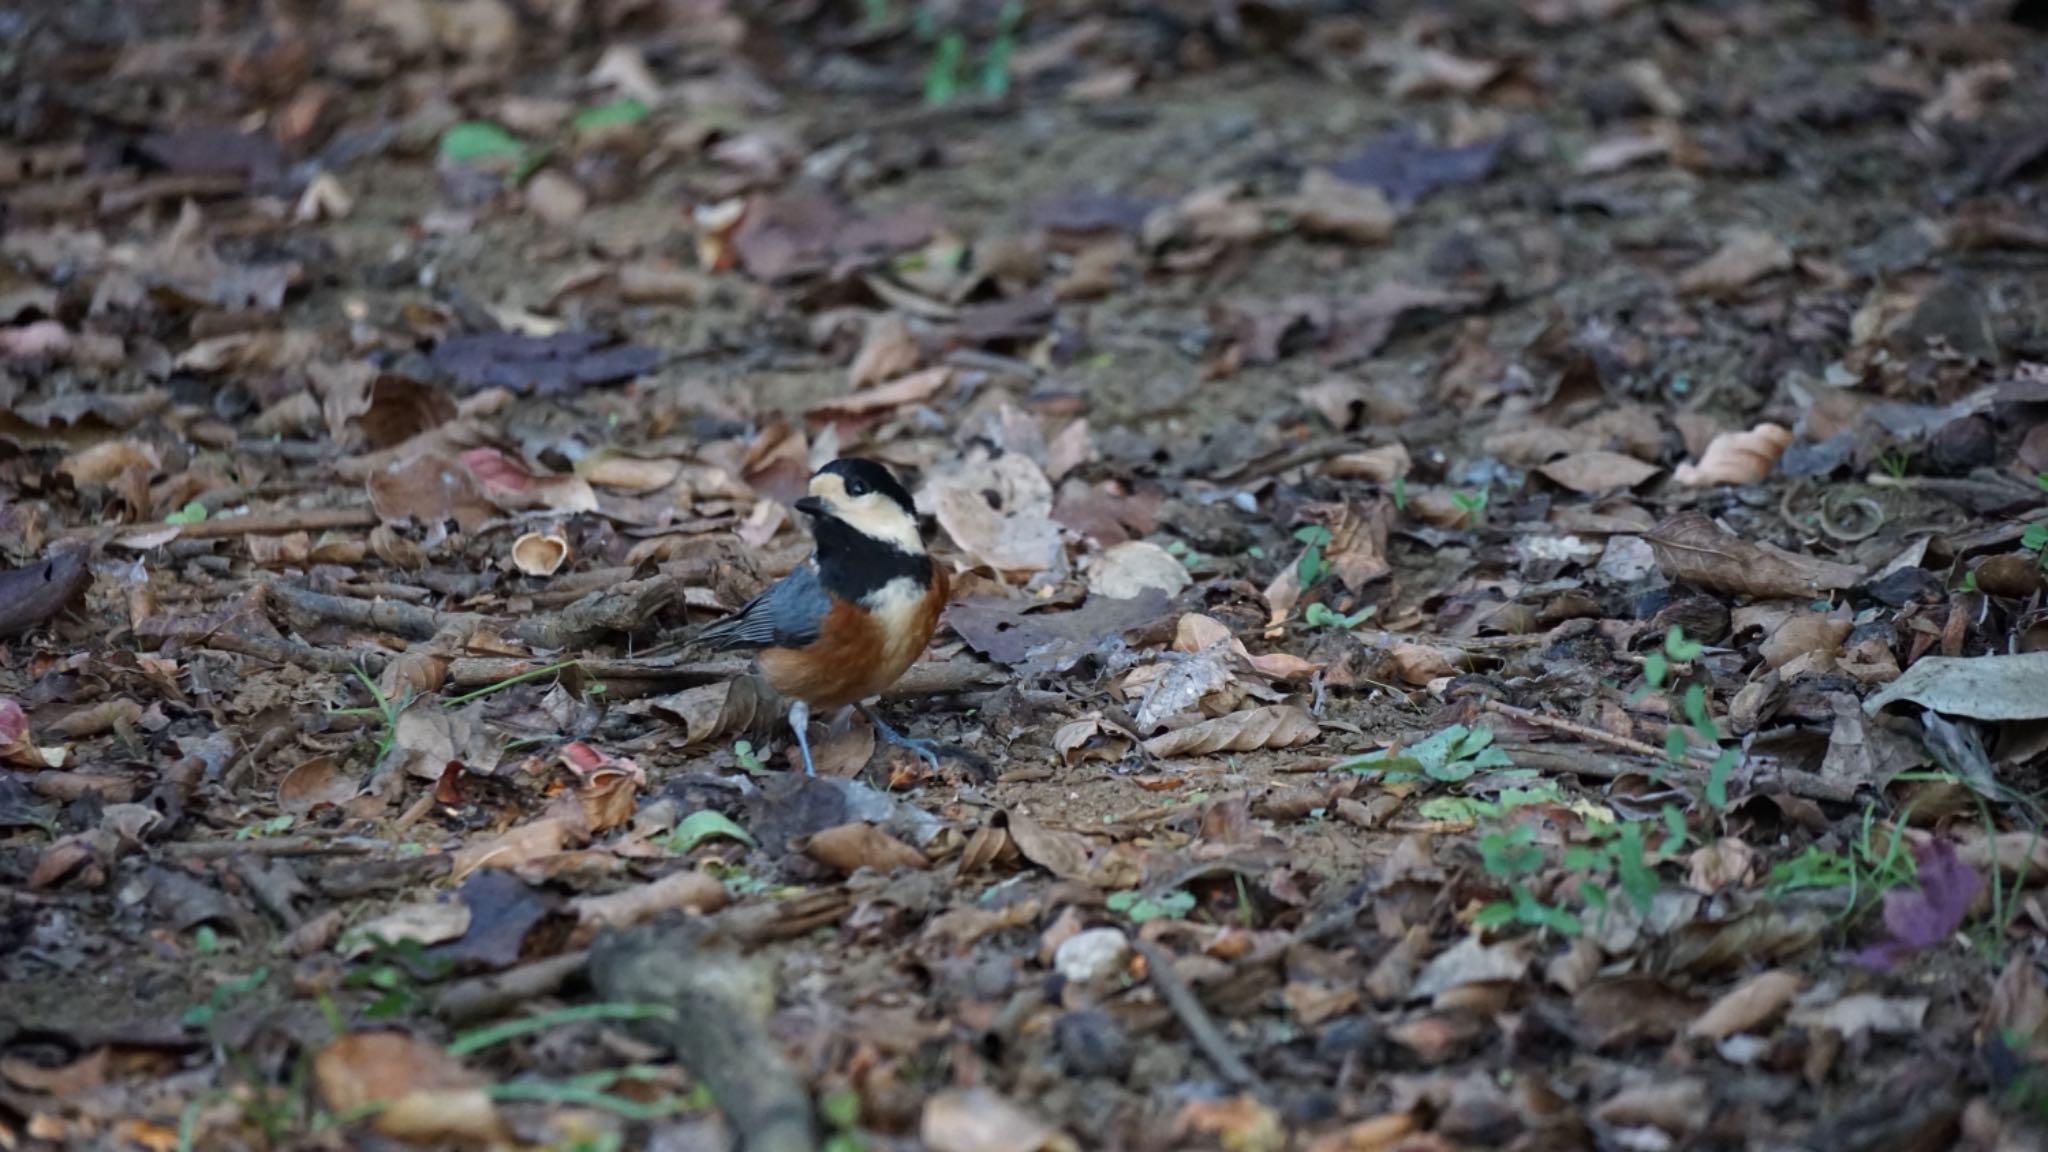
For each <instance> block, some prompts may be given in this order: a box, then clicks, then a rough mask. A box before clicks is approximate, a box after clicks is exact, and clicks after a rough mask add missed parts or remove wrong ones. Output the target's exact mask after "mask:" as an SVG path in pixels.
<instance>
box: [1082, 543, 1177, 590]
mask: <svg viewBox="0 0 2048 1152" xmlns="http://www.w3.org/2000/svg"><path fill="white" fill-rule="evenodd" d="M1193 582H1194V577H1192V576H1189V575H1188V569H1187V565H1185V564H1182V563H1181V562H1180V561H1179V560H1177V559H1175V558H1174V556H1173V553H1171V552H1168V551H1167V550H1166V549H1164V548H1161V547H1160V546H1159V545H1157V544H1153V543H1150V542H1147V541H1144V540H1130V541H1126V542H1125V543H1122V544H1119V545H1117V546H1116V547H1114V548H1111V549H1109V550H1108V551H1106V552H1104V553H1102V555H1100V556H1097V557H1095V558H1094V560H1093V561H1092V562H1091V563H1090V564H1089V565H1088V591H1090V592H1092V593H1094V594H1096V595H1098V596H1107V597H1109V598H1110V599H1112V600H1135V599H1137V598H1138V597H1140V596H1142V595H1144V594H1145V590H1146V589H1148V588H1157V589H1159V590H1160V591H1161V592H1164V593H1166V594H1167V595H1168V596H1177V595H1179V594H1180V591H1181V589H1183V588H1186V587H1187V586H1188V585H1189V584H1191V583H1193Z"/></svg>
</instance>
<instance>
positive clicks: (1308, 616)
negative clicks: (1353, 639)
mask: <svg viewBox="0 0 2048 1152" xmlns="http://www.w3.org/2000/svg"><path fill="white" fill-rule="evenodd" d="M1378 611H1379V606H1378V605H1376V604H1367V605H1366V606H1365V607H1363V608H1361V609H1359V610H1358V611H1356V612H1353V613H1352V614H1351V615H1349V616H1346V615H1344V614H1343V613H1340V612H1337V611H1336V610H1334V609H1332V608H1331V607H1330V606H1329V605H1327V604H1324V603H1323V602H1322V601H1320V600H1318V601H1317V602H1315V603H1313V604H1310V605H1309V606H1308V608H1307V609H1306V610H1305V611H1304V612H1302V614H1301V617H1302V620H1303V621H1304V622H1306V623H1307V624H1308V626H1309V627H1311V628H1336V629H1340V630H1342V631H1345V632H1349V631H1351V630H1352V629H1353V628H1356V627H1358V626H1359V625H1360V624H1363V623H1365V622H1366V621H1367V620H1370V619H1372V617H1373V614H1374V613H1376V612H1378Z"/></svg>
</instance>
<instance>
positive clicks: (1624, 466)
mask: <svg viewBox="0 0 2048 1152" xmlns="http://www.w3.org/2000/svg"><path fill="white" fill-rule="evenodd" d="M1537 471H1538V472H1541V473H1543V474H1544V475H1545V476H1548V477H1549V478H1550V479H1551V480H1553V481H1555V482H1556V483H1557V484H1559V485H1560V486H1562V487H1565V488H1569V489H1571V490H1572V491H1574V492H1586V493H1595V492H1612V491H1614V490H1616V489H1620V488H1633V487H1635V486H1636V485H1638V484H1641V483H1642V482H1643V481H1645V480H1648V479H1649V478H1650V477H1652V476H1655V475H1656V474H1657V473H1658V472H1660V471H1662V469H1660V468H1658V467H1657V466H1656V465H1655V464H1646V463H1644V462H1643V461H1641V460H1638V459H1636V458H1635V457H1633V456H1624V455H1622V454H1621V453H1619V452H1604V451H1592V452H1574V453H1572V454H1571V455H1570V456H1566V457H1565V458H1564V459H1562V460H1553V461H1551V462H1550V463H1548V464H1545V465H1544V466H1543V467H1541V468H1538V469H1537Z"/></svg>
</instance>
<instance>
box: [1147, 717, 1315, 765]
mask: <svg viewBox="0 0 2048 1152" xmlns="http://www.w3.org/2000/svg"><path fill="white" fill-rule="evenodd" d="M1321 731H1322V730H1321V728H1320V727H1319V726H1318V725H1317V724H1316V719H1315V717H1313V716H1310V715H1309V714H1308V713H1307V712H1304V711H1302V710H1301V709H1299V708H1296V707H1294V706H1293V705H1291V704H1269V705H1267V706H1265V707H1263V708H1253V709H1251V710H1249V711H1246V712H1233V713H1231V714H1230V715H1228V716H1218V717H1217V718H1215V719H1214V720H1204V721H1202V722H1201V723H1200V724H1193V725H1190V726H1188V727H1186V728H1181V729H1178V730H1176V731H1173V732H1163V733H1161V734H1159V735H1157V736H1154V737H1153V738H1151V739H1150V740H1147V741H1145V750H1146V751H1147V752H1150V753H1151V754H1152V755H1154V756H1158V757H1162V758H1166V757H1173V756H1203V755H1207V754H1209V753H1211V752H1250V751H1253V750H1255V749H1259V748H1292V747H1295V746H1296V745H1299V744H1306V743H1308V742H1309V741H1311V740H1313V739H1315V738H1316V736H1317V735H1318V734H1320V732H1321Z"/></svg>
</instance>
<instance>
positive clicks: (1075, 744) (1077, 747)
mask: <svg viewBox="0 0 2048 1152" xmlns="http://www.w3.org/2000/svg"><path fill="white" fill-rule="evenodd" d="M1137 740H1138V738H1137V737H1136V736H1134V735H1132V734H1131V733H1130V732H1129V731H1127V730H1125V729H1123V728H1120V727H1118V726H1116V725H1115V724H1112V723H1110V722H1109V721H1107V720H1104V719H1103V718H1102V717H1100V716H1090V717H1088V718H1087V719H1084V720H1076V721H1074V722H1073V723H1071V724H1062V725H1060V728H1059V731H1057V732H1054V733H1053V734H1052V747H1053V751H1055V752H1058V753H1059V754H1060V762H1061V763H1062V764H1065V765H1067V766H1068V767H1072V766H1074V765H1076V764H1079V763H1082V762H1083V761H1087V760H1112V761H1113V760H1121V759H1123V757H1124V756H1125V754H1127V753H1128V752H1129V751H1130V750H1131V745H1133V744H1135V743H1137Z"/></svg>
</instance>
